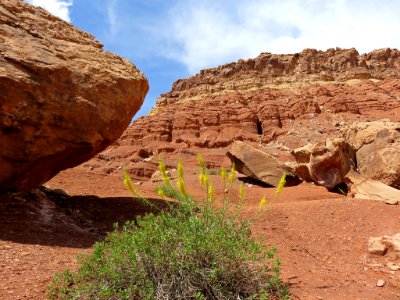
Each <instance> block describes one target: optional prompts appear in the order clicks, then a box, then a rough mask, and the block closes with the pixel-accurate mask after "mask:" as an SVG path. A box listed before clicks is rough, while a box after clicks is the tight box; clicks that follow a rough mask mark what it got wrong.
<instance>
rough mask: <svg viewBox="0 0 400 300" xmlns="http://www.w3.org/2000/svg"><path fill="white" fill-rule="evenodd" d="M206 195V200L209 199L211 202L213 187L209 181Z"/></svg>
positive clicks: (212, 199)
mask: <svg viewBox="0 0 400 300" xmlns="http://www.w3.org/2000/svg"><path fill="white" fill-rule="evenodd" d="M207 196H208V200H210V201H211V202H213V201H214V187H213V185H212V184H211V183H210V185H209V186H208V190H207Z"/></svg>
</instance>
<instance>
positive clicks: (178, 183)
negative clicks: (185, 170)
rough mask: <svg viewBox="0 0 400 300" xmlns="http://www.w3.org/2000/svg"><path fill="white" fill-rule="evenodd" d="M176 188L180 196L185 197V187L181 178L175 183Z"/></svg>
mask: <svg viewBox="0 0 400 300" xmlns="http://www.w3.org/2000/svg"><path fill="white" fill-rule="evenodd" d="M176 184H177V186H178V190H179V192H180V193H181V194H182V195H185V196H186V195H187V190H186V186H185V181H184V180H183V178H178V182H177V183H176Z"/></svg>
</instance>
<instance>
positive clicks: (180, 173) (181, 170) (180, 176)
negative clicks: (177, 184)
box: [178, 161, 183, 178]
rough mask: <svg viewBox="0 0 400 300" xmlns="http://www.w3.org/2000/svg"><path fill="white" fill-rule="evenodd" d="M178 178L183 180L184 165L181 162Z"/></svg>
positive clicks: (179, 163)
mask: <svg viewBox="0 0 400 300" xmlns="http://www.w3.org/2000/svg"><path fill="white" fill-rule="evenodd" d="M178 177H179V178H183V165H182V163H181V162H180V161H179V162H178Z"/></svg>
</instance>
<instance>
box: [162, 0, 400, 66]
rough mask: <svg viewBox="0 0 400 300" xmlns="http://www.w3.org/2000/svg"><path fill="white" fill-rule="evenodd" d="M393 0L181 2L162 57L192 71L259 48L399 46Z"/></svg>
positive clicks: (399, 25) (396, 6)
mask: <svg viewBox="0 0 400 300" xmlns="http://www.w3.org/2000/svg"><path fill="white" fill-rule="evenodd" d="M399 11H400V1H396V0H247V1H240V0H220V1H213V0H204V1H195V0H185V1H184V0H179V1H178V2H177V3H176V5H175V6H174V7H173V8H172V9H171V11H170V14H169V18H168V23H169V24H170V25H169V28H168V27H166V28H168V29H166V30H165V36H166V37H168V39H170V40H172V42H173V43H172V46H171V41H168V44H169V45H170V48H169V49H168V51H167V52H166V55H168V56H169V57H172V58H174V59H176V60H178V61H181V62H182V63H184V64H185V65H186V67H187V69H188V70H189V72H190V73H195V72H198V71H199V70H200V69H202V68H205V67H210V66H216V65H218V64H222V63H226V62H230V61H233V60H237V59H239V58H248V57H255V56H257V55H258V54H259V53H261V52H273V53H295V52H299V51H302V50H303V49H304V48H317V49H321V50H325V49H328V48H334V47H342V48H351V47H356V48H357V49H358V51H359V52H361V53H363V52H369V51H372V50H373V49H377V48H383V47H392V48H396V47H397V48H400V31H399V30H397V29H398V28H400V18H398V12H399Z"/></svg>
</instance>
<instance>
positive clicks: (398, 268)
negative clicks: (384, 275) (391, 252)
mask: <svg viewBox="0 0 400 300" xmlns="http://www.w3.org/2000/svg"><path fill="white" fill-rule="evenodd" d="M387 266H388V268H389V269H390V270H392V271H400V265H396V264H394V263H388V264H387Z"/></svg>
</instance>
